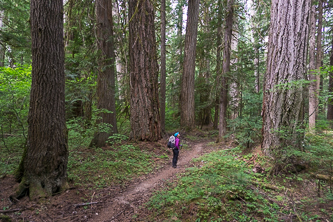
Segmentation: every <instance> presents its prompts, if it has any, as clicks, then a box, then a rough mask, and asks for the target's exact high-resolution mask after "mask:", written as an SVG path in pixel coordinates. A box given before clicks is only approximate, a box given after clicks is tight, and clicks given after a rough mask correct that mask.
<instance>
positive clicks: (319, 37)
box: [316, 0, 323, 119]
mask: <svg viewBox="0 0 333 222" xmlns="http://www.w3.org/2000/svg"><path fill="white" fill-rule="evenodd" d="M322 29H323V0H318V29H317V30H318V31H317V55H316V69H317V75H316V83H317V84H316V93H317V96H316V107H317V109H316V119H317V117H318V113H319V95H320V79H321V75H320V67H321V63H322V57H323V52H322V44H321V41H322Z"/></svg>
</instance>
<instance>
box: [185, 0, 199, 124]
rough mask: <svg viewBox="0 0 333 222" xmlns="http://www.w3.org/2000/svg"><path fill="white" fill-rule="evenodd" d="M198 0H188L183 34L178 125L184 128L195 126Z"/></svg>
mask: <svg viewBox="0 0 333 222" xmlns="http://www.w3.org/2000/svg"><path fill="white" fill-rule="evenodd" d="M199 2H200V1H199V0H189V2H188V12H187V24H186V35H185V49H184V50H185V51H184V63H183V75H182V77H181V95H180V98H181V99H180V125H181V127H183V128H185V129H186V130H191V129H192V128H194V126H195V112H194V72H195V52H196V45H197V33H198V19H199Z"/></svg>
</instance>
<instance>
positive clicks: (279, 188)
mask: <svg viewBox="0 0 333 222" xmlns="http://www.w3.org/2000/svg"><path fill="white" fill-rule="evenodd" d="M251 183H252V184H255V185H258V186H261V187H265V188H268V189H271V190H275V191H282V190H289V189H288V188H281V187H278V186H275V185H272V184H268V183H261V182H258V181H251Z"/></svg>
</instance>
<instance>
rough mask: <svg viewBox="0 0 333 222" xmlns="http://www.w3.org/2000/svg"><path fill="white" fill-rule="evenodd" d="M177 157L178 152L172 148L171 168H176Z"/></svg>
mask: <svg viewBox="0 0 333 222" xmlns="http://www.w3.org/2000/svg"><path fill="white" fill-rule="evenodd" d="M178 155H179V150H178V149H177V148H174V149H173V159H172V166H173V167H175V166H177V161H178Z"/></svg>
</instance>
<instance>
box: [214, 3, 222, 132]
mask: <svg viewBox="0 0 333 222" xmlns="http://www.w3.org/2000/svg"><path fill="white" fill-rule="evenodd" d="M218 8H219V11H218V17H217V40H216V81H215V85H216V87H215V89H216V94H215V104H214V108H215V113H214V122H213V129H217V128H218V121H219V103H220V91H221V76H222V73H221V49H222V1H221V0H219V1H218Z"/></svg>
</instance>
